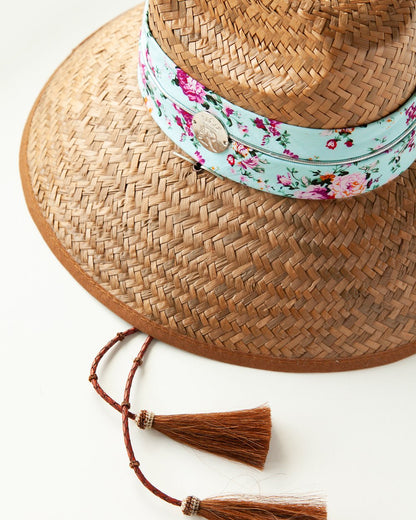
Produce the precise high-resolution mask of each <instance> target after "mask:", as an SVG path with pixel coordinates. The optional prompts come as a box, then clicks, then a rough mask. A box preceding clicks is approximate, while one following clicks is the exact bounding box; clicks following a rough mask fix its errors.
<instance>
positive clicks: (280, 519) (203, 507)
mask: <svg viewBox="0 0 416 520" xmlns="http://www.w3.org/2000/svg"><path fill="white" fill-rule="evenodd" d="M181 509H182V512H183V513H184V514H185V515H187V516H192V515H198V516H203V517H204V518H207V520H326V518H327V514H326V507H325V504H323V503H322V502H320V501H316V502H310V503H307V502H305V501H301V502H297V503H296V502H294V503H290V499H285V498H281V499H278V498H267V499H264V501H263V500H258V501H254V500H246V499H244V498H234V499H225V498H224V499H222V498H208V499H206V500H201V501H200V500H198V499H197V498H196V497H188V498H186V499H185V500H184V501H183V502H182V507H181Z"/></svg>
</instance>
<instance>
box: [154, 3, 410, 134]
mask: <svg viewBox="0 0 416 520" xmlns="http://www.w3.org/2000/svg"><path fill="white" fill-rule="evenodd" d="M150 13H151V16H150V27H151V29H152V32H153V33H154V34H155V35H156V39H157V40H158V42H159V44H160V45H161V46H162V48H163V49H164V51H165V52H166V53H167V54H168V55H169V56H170V57H171V58H172V59H173V61H174V62H175V63H176V64H177V65H178V66H179V67H181V68H182V69H184V70H185V71H186V72H188V74H191V75H192V76H193V77H195V78H196V79H197V80H199V81H200V82H201V83H203V84H204V85H205V86H207V87H209V88H210V89H211V90H213V91H215V92H217V93H219V94H220V95H222V96H223V97H226V98H227V99H229V100H230V101H232V102H234V103H235V104H237V105H239V106H242V107H244V108H247V109H249V110H250V109H252V108H253V107H256V109H255V111H256V112H258V113H260V114H262V115H264V116H267V117H271V118H275V119H276V118H277V119H279V120H280V121H283V122H285V123H291V124H293V125H299V126H309V127H315V128H340V127H348V126H356V125H359V124H366V123H370V122H371V121H375V120H377V119H380V118H382V117H384V116H386V115H388V114H390V113H392V112H393V111H394V110H396V109H397V108H398V107H399V106H400V105H402V104H403V103H404V101H405V100H407V99H408V98H409V97H410V96H411V94H412V93H413V91H414V89H415V87H416V79H415V73H416V60H415V52H416V47H415V36H416V6H415V2H414V0H359V1H358V0H347V1H342V0H256V1H253V0H152V2H151V3H150ZM184 28H185V30H184Z"/></svg>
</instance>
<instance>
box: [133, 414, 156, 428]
mask: <svg viewBox="0 0 416 520" xmlns="http://www.w3.org/2000/svg"><path fill="white" fill-rule="evenodd" d="M154 419H155V414H154V413H153V412H148V411H147V410H142V411H141V412H140V413H139V414H138V415H136V423H137V426H138V427H139V428H140V429H141V430H150V429H152V428H153V421H154Z"/></svg>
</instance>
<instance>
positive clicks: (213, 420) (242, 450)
mask: <svg viewBox="0 0 416 520" xmlns="http://www.w3.org/2000/svg"><path fill="white" fill-rule="evenodd" d="M149 421H151V427H153V429H154V430H157V431H158V432H160V433H163V434H164V435H166V436H167V437H170V438H171V439H173V440H175V441H178V442H181V443H183V444H187V445H188V446H192V447H193V448H197V449H199V450H204V451H208V452H210V453H215V454H216V455H221V456H223V457H226V458H229V459H233V460H236V461H238V462H243V463H245V464H249V465H250V466H254V467H256V468H259V469H262V468H263V467H264V464H265V461H266V457H267V453H268V451H269V444H270V436H271V429H272V423H271V414H270V408H269V407H268V406H259V407H257V408H253V409H250V410H239V411H235V412H224V413H202V414H181V415H153V414H152V413H151V412H148V411H146V410H142V411H141V412H140V414H138V415H137V416H136V422H137V424H138V426H139V427H140V428H142V429H144V428H146V427H147V428H148V427H149Z"/></svg>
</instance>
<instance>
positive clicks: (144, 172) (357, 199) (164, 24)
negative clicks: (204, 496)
mask: <svg viewBox="0 0 416 520" xmlns="http://www.w3.org/2000/svg"><path fill="white" fill-rule="evenodd" d="M414 12H415V7H414V2H412V1H410V0H409V1H408V0H405V1H401V2H396V1H394V0H382V1H380V0H377V2H376V1H373V0H371V1H365V2H355V1H354V2H345V3H343V2H338V1H332V0H331V1H326V2H311V1H309V0H297V1H291V2H286V1H279V2H270V1H269V0H268V1H266V0H262V1H259V2H249V1H247V0H246V1H228V2H219V1H217V0H211V1H209V2H208V1H204V0H181V1H177V2H170V1H168V0H151V1H150V5H149V17H148V23H149V31H150V33H151V35H152V36H151V37H153V38H154V41H155V43H153V45H154V48H155V49H156V48H157V46H156V44H157V45H158V46H159V47H160V51H157V52H161V53H163V56H166V63H167V64H169V63H173V64H174V65H175V66H176V67H177V71H181V72H180V73H181V74H184V75H185V76H184V77H185V78H186V81H189V82H194V83H193V85H194V86H196V87H195V88H199V85H202V86H203V88H204V92H205V93H207V92H208V93H210V96H214V98H212V99H216V100H217V101H218V100H223V101H224V100H225V101H226V102H227V103H228V106H229V107H234V108H229V110H234V109H235V107H238V108H239V109H241V113H242V114H246V112H245V111H249V112H250V113H252V114H254V115H256V116H257V117H258V121H257V123H254V125H253V135H251V134H250V132H249V129H247V132H245V129H244V124H242V123H240V126H239V127H238V128H239V129H240V130H241V132H242V133H243V134H246V137H245V142H244V141H243V140H241V141H242V143H243V144H241V143H240V144H241V146H245V147H246V149H248V150H249V152H250V153H251V150H255V149H256V148H255V146H254V145H253V140H255V139H257V137H258V135H260V134H261V135H263V138H264V142H262V143H261V146H263V145H264V146H266V147H268V149H267V150H266V151H265V153H266V152H267V153H270V157H271V159H270V163H272V160H273V161H274V160H275V161H284V160H285V157H284V155H287V156H288V159H289V158H290V159H291V160H292V159H293V161H294V164H298V165H299V168H301V167H303V166H305V164H303V163H307V161H308V160H310V161H311V162H310V164H312V166H313V167H314V168H315V170H316V168H318V166H319V165H320V164H321V163H320V162H319V158H318V159H317V160H316V165H315V163H314V161H315V159H316V158H315V157H312V158H311V157H307V159H306V160H304V161H303V163H302V157H299V156H298V154H295V153H293V151H292V150H291V149H283V148H284V146H285V143H284V142H283V141H282V138H281V136H282V135H283V132H280V130H279V132H280V134H279V135H278V131H277V130H276V132H275V133H273V132H271V133H270V132H269V134H267V133H265V130H266V128H263V127H265V123H264V122H265V121H268V122H269V123H270V124H272V123H273V122H274V123H275V124H276V125H280V127H279V128H285V129H287V128H289V129H292V130H293V132H294V135H295V133H296V132H298V133H299V135H305V136H315V137H319V138H320V139H321V140H322V139H324V141H325V142H326V146H325V147H324V148H325V149H324V150H319V153H318V151H317V153H316V154H314V155H316V156H318V155H319V156H320V157H327V155H325V153H326V154H330V153H331V152H332V151H335V149H337V153H338V151H339V152H340V153H341V155H340V156H337V157H340V162H343V163H348V167H349V166H351V164H354V161H355V159H356V156H355V155H354V153H353V148H354V147H353V146H352V144H353V142H354V145H356V144H359V143H356V142H355V141H354V140H356V138H355V135H357V136H358V137H359V139H361V137H362V139H363V143H364V144H367V143H366V142H365V138H368V137H369V130H368V129H369V128H370V129H371V131H370V133H372V132H373V130H375V129H377V128H379V129H380V131H381V132H386V135H384V134H383V135H382V134H380V135H382V137H377V139H379V140H380V143H381V144H380V147H379V149H381V150H382V152H383V153H379V152H377V147H376V146H374V147H373V149H372V151H371V153H370V154H369V157H370V159H368V160H369V161H370V160H371V161H372V164H374V161H380V164H381V163H383V161H384V163H386V160H387V159H385V158H386V157H387V156H388V154H389V153H391V156H390V157H392V162H393V166H394V167H390V166H389V169H388V171H387V170H386V167H383V168H384V169H383V168H381V166H380V168H378V171H377V168H374V167H373V169H372V170H371V171H370V170H369V169H368V165H367V166H365V168H367V170H363V171H366V173H367V176H366V180H365V182H366V184H365V186H364V185H363V186H361V187H360V186H358V189H357V182H356V184H355V188H354V189H355V191H354V189H352V188H351V189H350V192H349V193H348V189H347V190H346V191H345V190H344V191H343V192H342V190H341V191H338V192H336V191H335V187H334V186H335V182H334V181H333V179H334V174H333V173H330V174H327V175H326V177H325V172H324V171H323V170H322V168H321V170H322V171H321V170H320V174H319V175H318V177H319V182H320V183H321V184H320V185H319V189H318V188H317V189H316V190H315V194H316V193H318V192H319V193H324V191H325V193H327V194H329V196H328V197H325V198H330V199H331V200H310V197H309V198H308V193H309V195H310V193H311V192H312V191H313V190H312V189H310V187H311V186H312V187H313V186H317V184H316V183H315V181H314V180H311V179H310V178H309V179H308V178H306V177H305V180H302V181H301V182H303V185H302V186H303V192H302V193H304V195H302V194H301V193H300V191H301V190H299V189H298V192H299V193H298V196H297V195H296V193H295V192H293V193H282V194H279V193H280V192H279V193H277V192H276V193H273V192H270V191H272V190H273V189H275V187H273V186H272V185H271V184H267V183H264V182H263V184H262V182H259V185H258V186H256V187H254V188H253V187H252V185H253V183H254V182H257V181H259V177H261V175H262V172H261V171H257V172H256V173H257V174H258V175H257V179H255V176H253V175H252V176H251V177H250V176H245V177H244V176H242V177H244V179H241V178H239V176H238V175H237V176H234V177H233V175H234V173H235V165H234V173H233V171H232V169H231V168H230V170H229V171H228V170H226V171H225V173H224V168H222V169H221V168H220V169H219V170H215V169H213V168H209V160H210V158H212V157H213V156H215V154H217V156H218V157H219V158H220V157H223V158H224V157H225V159H227V158H228V163H229V165H230V167H231V166H233V165H232V164H231V163H232V161H233V160H234V161H235V160H236V159H235V158H236V156H237V155H238V154H239V153H240V152H241V150H242V149H238V140H237V139H236V138H235V136H233V135H231V131H230V133H229V134H228V129H227V128H226V127H224V125H223V124H222V123H221V122H220V121H218V120H217V124H219V126H218V127H217V130H218V132H221V131H222V130H224V129H225V131H227V134H226V135H227V139H228V141H227V143H226V145H225V146H228V147H229V149H228V150H227V149H225V150H222V151H221V152H217V151H215V150H214V151H212V150H208V151H207V146H208V145H209V143H208V144H207V143H205V145H203V146H202V147H201V146H200V147H199V149H198V150H197V152H198V153H199V154H200V155H197V153H196V152H195V154H194V155H193V157H191V154H190V153H187V152H188V149H189V148H186V146H188V147H189V146H190V145H189V143H188V144H187V145H186V146H185V140H184V146H181V145H182V143H181V142H179V139H176V140H174V136H173V134H172V136H169V134H168V131H167V130H166V131H165V130H162V129H161V126H162V122H161V121H158V119H157V118H158V116H159V118H163V117H165V116H166V114H164V113H163V110H162V109H163V108H164V106H162V109H161V115H160V114H157V113H156V112H157V101H158V98H154V99H150V100H149V99H148V100H147V106H146V103H145V101H144V97H143V95H142V92H141V91H143V84H142V85H141V84H140V83H141V82H142V81H143V76H141V73H140V70H139V74H138V41H139V33H140V29H141V24H142V19H143V6H140V7H137V8H135V9H132V10H131V11H128V12H127V13H125V14H123V15H121V16H120V17H118V18H117V19H115V20H113V21H112V22H110V23H109V24H107V25H106V26H104V27H103V28H101V29H100V30H98V31H97V32H96V33H94V34H93V35H92V36H91V37H89V38H88V39H87V40H85V41H84V42H83V43H82V44H81V45H80V46H79V47H78V48H77V49H76V50H75V51H74V52H73V53H72V54H71V56H69V58H68V59H67V60H66V61H65V62H64V63H63V64H62V65H61V66H60V67H59V68H58V69H57V71H56V72H55V73H54V74H53V76H52V77H51V79H50V80H49V81H48V83H47V85H46V86H45V88H44V89H43V91H42V92H41V94H40V96H39V98H38V99H37V101H36V103H35V106H34V108H33V110H32V112H31V114H30V116H29V120H28V122H27V126H26V129H25V132H24V136H23V142H22V148H21V175H22V181H23V187H24V191H25V195H26V199H27V203H28V206H29V209H30V211H31V214H32V216H33V218H34V220H35V221H36V224H37V225H38V227H39V229H40V231H41V233H42V235H43V236H44V238H45V240H46V241H47V242H48V244H49V246H50V247H51V249H52V251H53V252H54V253H55V255H56V256H57V257H58V259H59V260H60V261H61V262H62V263H63V264H64V265H65V267H66V268H67V269H68V270H69V271H70V272H71V273H72V274H73V275H74V277H75V278H76V279H77V280H78V281H79V282H80V283H81V284H82V285H83V286H84V287H85V288H86V289H87V290H88V291H90V293H91V294H93V295H94V296H95V297H96V298H98V299H99V300H100V301H101V302H102V303H104V304H105V305H106V306H107V307H109V308H110V309H112V310H113V311H114V312H116V313H117V314H118V315H120V316H121V317H123V318H124V319H125V320H127V321H128V322H130V323H131V324H132V325H134V326H135V327H137V328H139V329H141V330H143V331H144V332H146V333H148V334H151V335H152V336H154V337H156V338H158V339H160V340H163V341H165V342H167V343H170V344H172V345H174V346H176V347H179V348H182V349H185V350H188V351H192V352H195V353H197V354H200V355H203V356H207V357H210V358H214V359H218V360H222V361H226V362H231V363H236V364H241V365H247V366H252V367H259V368H267V369H273V370H289V371H332V370H346V369H354V368H361V367H368V366H374V365H378V364H383V363H388V362H392V361H395V360H397V359H400V358H403V357H405V356H408V355H410V354H413V353H415V352H416V341H415V337H416V288H415V282H416V268H415V259H416V256H415V251H414V245H413V244H415V243H416V242H415V241H414V237H415V235H416V227H415V218H416V212H415V199H416V196H415V187H416V179H415V175H414V173H415V168H414V166H411V167H408V166H409V165H410V164H411V163H412V162H413V161H414V160H415V157H414V155H412V154H414V144H413V136H414V131H413V130H412V128H413V127H412V126H411V125H413V120H414V118H415V116H416V113H415V112H416V110H413V109H414V106H413V99H412V95H413V93H414V90H415V83H416V80H415V68H416V62H415V60H414V51H415V41H416V39H415V36H416V22H415V17H414ZM145 32H146V31H143V30H142V35H143V34H145ZM141 50H142V51H143V48H141ZM155 52H156V51H155ZM145 58H146V56H145ZM151 58H152V56H150V58H149V59H151ZM169 60H170V61H169ZM148 65H149V64H148ZM149 66H150V65H149ZM160 68H161V69H162V68H163V67H160ZM166 70H168V69H166ZM157 72H158V73H160V74H163V73H164V70H159V71H157ZM156 85H157V86H158V88H161V89H163V88H166V89H168V90H169V92H171V91H172V90H171V89H173V88H176V90H177V91H178V89H179V88H180V87H181V85H179V86H178V85H174V84H173V82H171V84H169V85H168V84H167V83H161V82H159V83H157V84H156ZM182 87H183V85H182ZM182 91H183V92H184V93H185V94H186V91H185V89H184V88H182ZM143 92H144V93H146V92H145V91H143ZM162 93H163V92H162ZM167 94H168V93H166V96H165V97H164V98H163V100H164V101H166V103H168V102H169V96H168V95H167ZM188 94H189V92H188ZM215 96H217V97H215ZM145 97H146V96H145ZM190 97H191V96H189V95H188V99H189V101H190V102H191V103H192V104H193V105H192V106H194V107H195V103H196V104H198V103H200V105H201V106H200V111H201V112H203V111H205V112H206V111H208V112H210V109H208V110H206V106H204V105H203V103H202V102H201V100H198V99H197V97H195V96H194V98H193V99H190ZM155 108H156V109H155ZM185 108H186V107H185ZM152 109H153V112H152V113H149V110H152ZM179 109H180V107H179ZM182 110H184V109H183V108H182ZM247 113H248V112H247ZM166 121H167V119H166V117H165V122H166ZM252 121H256V118H254V119H252ZM234 122H235V121H234ZM183 124H184V123H183V121H182V125H183ZM232 124H234V123H232ZM282 125H283V126H282ZM286 125H292V126H291V127H290V126H286ZM366 125H367V126H366ZM377 125H378V126H377ZM400 125H402V126H403V127H406V128H407V129H409V131H408V130H406V132H407V133H404V134H403V132H402V131H401V130H400V132H401V133H400V132H399V131H398V129H400V128H401V127H400ZM177 126H178V127H179V126H180V125H179V124H178V125H177ZM202 127H203V128H204V122H202ZM254 127H255V128H254ZM191 128H193V131H194V134H193V136H192V139H193V144H195V139H196V136H197V130H198V128H197V121H194V120H193V126H192V127H191ZM205 129H206V128H205ZM176 130H178V128H177V129H176ZM188 130H189V128H188ZM269 130H270V129H269ZM313 130H315V132H312V133H311V131H313ZM410 130H412V132H411V133H410ZM255 132H257V134H258V135H256V134H255ZM262 132H263V134H262ZM302 132H303V133H302ZM352 132H355V133H354V134H353V136H354V139H353V138H352V136H351V134H352ZM185 134H186V132H185ZM199 135H200V138H201V139H200V140H201V143H202V142H203V141H204V139H203V135H202V133H200V134H199ZM267 135H269V138H270V139H269V138H266V136H267ZM360 136H361V137H360ZM181 137H183V136H181ZM185 137H186V136H185ZM277 137H279V138H280V141H279V140H278V139H277ZM370 137H374V136H371V135H370ZM390 137H391V139H392V141H391V142H390V141H389V139H390ZM272 138H275V139H274V140H273V139H272ZM399 138H400V139H402V140H401V141H400V139H399ZM184 139H185V138H184ZM268 139H269V141H268V142H266V141H267V140H268ZM308 139H309V137H308V138H305V140H301V141H299V139H298V140H297V141H296V139H295V140H293V141H292V142H291V146H292V145H293V146H298V148H299V149H302V147H305V149H308V147H309V148H310V147H311V145H310V143H312V141H309V140H308ZM359 139H358V141H359ZM383 139H387V142H386V143H384V142H383ZM403 139H404V141H403ZM231 142H232V144H231ZM402 142H404V146H403V147H402V148H401V149H400V153H401V154H402V155H400V153H399V155H396V154H395V150H393V149H394V146H396V144H397V143H399V144H401V143H402ZM276 143H277V144H276ZM373 144H374V143H373ZM251 145H253V147H252V148H250V146H251ZM341 145H342V146H341ZM259 146H260V145H259ZM383 146H384V148H383ZM273 147H274V149H273ZM312 148H313V147H312ZM233 150H234V151H233ZM230 151H231V152H232V153H231V152H230ZM291 151H292V156H293V157H290V152H291ZM234 152H235V153H234ZM274 152H276V153H274ZM244 153H248V152H246V150H243V153H241V154H240V155H241V156H242V157H243V156H244ZM262 153H263V152H262ZM273 153H274V155H273ZM308 153H309V149H308ZM201 154H202V155H201ZM204 154H206V155H205V157H206V159H204V158H203V155H204ZM342 154H343V155H342ZM377 154H378V155H377ZM373 155H374V156H375V159H374V158H373ZM229 156H232V157H234V159H231V158H230V157H229ZM199 157H201V159H200V160H199V161H198V163H199V164H197V165H196V166H197V167H195V165H193V164H192V160H194V162H195V161H196V160H198V158H199ZM334 157H335V156H334ZM390 157H389V158H390ZM187 159H188V160H187ZM353 159H354V160H353ZM218 160H219V161H220V159H218ZM256 160H257V159H256ZM360 160H361V159H360ZM363 160H364V161H365V160H367V159H365V158H363ZM400 160H401V162H400ZM189 161H191V162H189ZM203 161H205V164H203ZM296 161H298V162H296ZM406 161H407V162H406ZM324 162H325V161H324ZM240 163H242V161H240ZM384 163H383V164H384ZM252 164H254V163H252ZM302 164H303V165H302ZM308 164H309V163H308ZM308 164H306V166H308ZM386 164H387V163H386ZM243 166H244V165H243ZM306 166H305V167H306ZM250 167H251V166H250V165H248V166H247V165H246V169H247V172H248V170H250ZM319 167H320V166H319ZM318 169H319V168H318ZM285 171H286V170H285ZM230 172H231V173H230ZM273 172H274V173H273V175H274V178H275V183H276V186H277V185H278V188H279V189H280V188H282V189H283V187H285V186H286V187H287V186H289V182H290V179H289V180H285V179H284V178H283V177H282V175H283V174H281V173H280V170H276V169H274V170H273ZM331 175H332V177H331ZM342 175H345V172H344V173H342V174H340V177H341V176H342ZM279 176H280V180H279ZM227 177H230V178H227ZM253 179H254V180H253ZM287 179H288V177H287ZM380 179H381V181H380ZM260 180H261V179H260ZM331 182H332V185H331ZM279 183H280V184H279ZM314 183H315V184H314ZM330 186H332V188H330ZM373 188H375V189H373ZM314 189H315V188H314ZM268 190H269V191H268ZM319 190H321V191H319ZM331 190H332V191H331ZM305 193H306V195H305ZM331 194H332V195H331ZM334 194H335V195H334ZM282 195H284V196H282ZM347 195H353V196H347ZM315 198H316V197H315ZM320 199H323V197H320Z"/></svg>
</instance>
